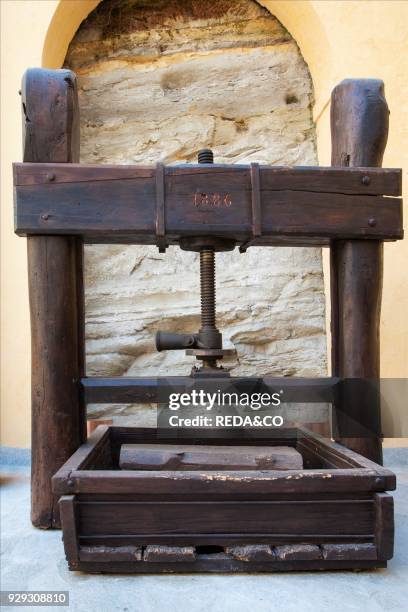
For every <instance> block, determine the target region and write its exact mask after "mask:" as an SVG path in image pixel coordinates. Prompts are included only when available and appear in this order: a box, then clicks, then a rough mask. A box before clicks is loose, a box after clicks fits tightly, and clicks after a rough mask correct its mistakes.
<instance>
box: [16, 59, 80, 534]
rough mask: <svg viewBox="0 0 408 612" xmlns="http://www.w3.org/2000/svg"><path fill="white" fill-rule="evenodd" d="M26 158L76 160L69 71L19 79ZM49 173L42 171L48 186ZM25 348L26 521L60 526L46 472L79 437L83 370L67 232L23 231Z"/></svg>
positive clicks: (75, 267) (75, 255) (76, 263)
mask: <svg viewBox="0 0 408 612" xmlns="http://www.w3.org/2000/svg"><path fill="white" fill-rule="evenodd" d="M21 96H22V106H23V150H24V161H25V162H41V163H44V162H53V163H69V162H73V163H75V162H78V161H79V110H78V98H77V89H76V78H75V75H74V74H73V73H72V72H71V71H69V70H43V69H30V70H28V71H27V72H26V73H25V75H24V78H23V84H22V91H21ZM54 178H55V177H54V175H53V173H49V174H48V175H47V180H48V181H49V182H50V183H52V181H53V180H54ZM27 242H28V278H29V296H30V314H31V353H32V390H31V392H32V471H31V491H32V493H31V520H32V522H33V524H34V525H35V526H36V527H41V528H43V529H47V528H50V527H59V526H60V518H59V510H58V505H57V498H56V497H55V496H54V495H53V494H52V490H51V477H52V476H53V474H54V473H55V472H56V471H57V470H58V469H59V468H60V467H61V466H62V465H63V464H64V462H65V461H67V459H68V458H69V457H70V455H71V454H72V453H73V452H74V451H75V450H76V449H77V448H78V446H79V445H80V444H81V443H82V442H83V441H84V440H85V438H86V427H85V410H84V404H83V401H82V398H81V391H80V385H79V380H80V378H81V376H83V374H84V331H83V330H84V315H83V282H82V244H81V241H80V239H78V238H76V237H73V236H51V235H50V236H30V237H29V238H28V240H27Z"/></svg>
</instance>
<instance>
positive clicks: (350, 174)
mask: <svg viewBox="0 0 408 612" xmlns="http://www.w3.org/2000/svg"><path fill="white" fill-rule="evenodd" d="M341 165H342V164H340V166H341ZM13 167H14V184H15V186H21V187H22V186H34V185H48V184H49V182H50V181H49V179H48V175H49V174H50V173H54V174H55V178H54V179H53V182H54V184H60V183H81V182H85V183H95V182H96V181H108V182H112V181H116V182H118V181H119V182H123V181H129V180H134V181H138V182H139V184H140V186H142V185H147V184H149V185H152V186H154V184H155V181H156V179H155V176H156V173H157V167H155V166H144V165H141V166H139V165H138V166H129V165H116V166H114V165H108V164H69V165H67V164H61V165H58V166H56V165H55V164H52V163H50V164H42V163H41V164H35V163H23V164H21V163H15V164H14V166H13ZM258 168H259V174H260V182H259V185H258V186H257V187H256V189H258V187H259V188H260V190H261V191H312V192H313V191H315V192H323V193H344V194H349V195H386V196H400V195H401V192H402V183H401V181H402V171H401V170H400V169H398V168H369V167H368V168H367V167H364V164H362V167H360V168H348V167H346V168H344V167H338V168H334V167H330V166H329V167H323V166H262V165H259V166H258ZM165 169H166V178H167V180H168V187H169V188H171V190H172V192H173V194H175V193H181V194H186V193H190V192H191V188H192V187H193V188H194V187H195V186H196V181H197V180H198V179H200V177H201V178H202V179H204V180H205V184H206V185H209V186H211V188H214V189H215V188H218V187H219V186H220V185H222V184H224V186H228V184H229V183H231V187H232V189H233V191H240V190H241V191H248V192H252V180H251V166H250V165H245V164H233V165H231V164H211V166H209V165H205V166H204V167H203V164H187V165H186V164H178V165H176V166H166V167H165ZM193 193H194V191H193Z"/></svg>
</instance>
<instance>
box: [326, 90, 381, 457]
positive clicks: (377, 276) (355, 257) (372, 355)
mask: <svg viewBox="0 0 408 612" xmlns="http://www.w3.org/2000/svg"><path fill="white" fill-rule="evenodd" d="M388 116H389V110H388V106H387V103H386V100H385V97H384V84H383V82H382V81H379V80H375V79H347V80H345V81H342V82H341V83H340V84H339V85H338V86H337V87H336V88H335V89H334V90H333V93H332V105H331V131H332V165H333V166H347V167H352V166H361V165H362V164H363V165H365V166H377V167H378V166H381V164H382V158H383V154H384V150H385V146H386V143H387V137H388ZM376 222H377V213H376V211H375V210H373V211H372V216H371V219H370V223H371V224H375V223H376ZM355 238H356V236H355ZM382 271H383V245H382V243H381V242H378V241H374V242H366V241H358V240H346V241H336V242H334V243H333V245H332V248H331V277H332V289H331V296H332V338H333V351H332V371H333V374H334V375H336V376H340V377H342V378H366V379H373V380H378V378H379V375H380V346H379V327H380V309H381V293H382ZM356 400H357V401H356V402H355V405H354V404H353V406H352V407H350V406H348V409H350V408H351V409H352V412H353V417H354V418H355V420H356V421H358V422H361V423H363V422H364V414H365V411H366V410H367V409H368V410H371V411H373V412H374V416H375V419H374V420H375V421H376V423H377V429H378V432H373V433H372V434H371V435H370V434H368V435H365V436H364V437H356V436H353V435H350V428H349V419H348V418H347V417H346V416H345V414H344V406H342V405H341V403H338V404H337V406H336V408H335V411H334V417H335V419H334V420H335V435H336V437H337V439H338V440H340V441H341V442H342V443H343V444H344V445H345V446H348V447H349V448H352V449H353V450H356V451H357V452H358V453H360V454H362V455H365V456H366V457H368V458H370V459H373V460H374V461H376V462H377V463H382V447H381V439H380V427H381V415H380V397H379V393H378V394H377V397H376V399H375V400H374V401H373V402H372V404H371V406H369V407H367V406H366V405H365V404H364V397H363V398H356ZM347 430H348V432H347Z"/></svg>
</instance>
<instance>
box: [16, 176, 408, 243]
mask: <svg viewBox="0 0 408 612" xmlns="http://www.w3.org/2000/svg"><path fill="white" fill-rule="evenodd" d="M218 170H219V171H218V172H215V173H214V174H211V171H209V170H208V169H207V170H206V172H207V174H205V173H203V171H202V170H201V171H198V170H194V169H187V170H185V173H184V174H181V173H180V170H177V169H176V168H171V167H168V168H167V169H166V186H165V192H166V199H165V210H166V241H167V242H169V243H170V244H177V243H178V242H179V240H180V239H181V238H182V237H185V236H191V235H197V234H200V233H201V234H202V233H203V228H205V234H206V235H217V236H221V237H225V238H234V239H236V240H237V241H238V242H242V241H245V240H248V239H250V238H251V239H252V238H253V235H252V232H253V227H252V191H251V183H250V172H249V169H248V168H246V169H245V170H241V171H240V169H239V168H238V169H236V168H234V167H227V169H225V168H221V169H220V168H218ZM82 171H83V169H82V168H80V167H79V168H78V173H79V174H81V172H82ZM42 172H43V170H42ZM68 172H69V171H68V170H66V173H68ZM112 172H113V170H112V169H110V170H109V173H110V174H111V173H112ZM209 172H210V173H209ZM268 172H269V169H267V170H264V171H263V172H261V186H262V190H261V191H260V208H261V217H262V223H261V225H260V227H259V228H258V230H259V231H260V232H261V234H262V235H260V236H259V237H258V238H256V239H255V241H253V240H251V244H258V241H259V244H264V245H267V244H273V243H274V241H275V240H276V239H278V238H279V239H280V238H282V237H284V238H286V239H287V240H289V241H290V240H292V241H295V240H300V243H302V239H305V240H310V239H313V241H315V242H316V241H317V242H318V243H321V244H326V241H327V240H328V239H331V238H337V239H340V238H381V239H384V240H395V239H399V238H401V237H402V213H401V200H399V199H398V198H390V197H384V196H383V195H379V194H377V195H367V194H366V192H364V189H360V188H358V189H357V188H356V189H355V190H354V191H356V193H354V194H353V193H352V194H346V193H344V191H345V189H343V190H339V191H338V192H336V191H335V187H333V186H330V181H328V180H327V181H326V189H327V191H322V190H319V189H317V188H316V191H314V190H313V188H312V187H313V185H312V186H311V185H310V182H308V181H306V180H304V178H302V181H303V182H302V183H299V182H298V185H299V187H298V188H297V189H295V188H292V187H291V184H290V180H287V183H286V184H285V185H286V186H285V188H281V189H268V188H266V187H265V183H266V182H267V181H266V178H268ZM319 172H320V171H319ZM337 172H341V170H338V171H337ZM344 172H345V173H347V169H346V170H344ZM392 172H393V171H392ZM122 173H123V171H122ZM150 173H151V174H152V175H151V176H148V174H149V172H148V171H147V170H146V169H143V170H142V172H141V174H140V175H138V177H137V178H128V179H126V180H125V179H122V180H113V179H111V178H109V179H107V180H104V179H102V178H99V177H98V175H99V174H100V175H101V176H103V168H102V167H100V168H99V167H96V169H95V170H94V171H93V174H94V176H93V179H92V180H81V181H79V182H58V180H57V173H56V171H55V172H51V173H50V172H48V173H47V174H46V176H53V177H54V176H55V177H56V178H53V179H52V181H50V180H48V182H45V183H40V184H38V183H34V184H32V185H20V186H17V187H16V190H15V194H16V200H15V201H16V222H15V229H16V232H17V233H18V234H19V235H26V234H40V233H41V234H75V235H81V236H83V237H84V239H85V240H86V241H87V242H109V241H114V242H122V241H123V242H132V243H135V244H137V243H140V244H155V243H156V212H155V209H156V206H155V199H156V186H155V177H154V171H153V170H151V171H150ZM208 173H209V174H208ZM306 174H308V173H307V172H306ZM328 174H330V171H329V170H328ZM15 175H16V176H17V177H20V175H21V173H20V172H19V168H18V167H16V168H15ZM309 175H310V171H309ZM319 176H320V174H319ZM364 176H365V175H364V174H363V173H361V174H360V182H361V178H362V177H363V178H364ZM398 177H399V175H398ZM82 178H83V177H82ZM309 178H310V176H309ZM17 180H21V179H20V178H17ZM398 180H399V178H398ZM311 182H312V183H313V180H312V179H311ZM350 182H351V181H350ZM273 184H274V181H273V180H272V179H271V185H272V186H273ZM301 186H303V189H300V187H301ZM361 186H362V188H364V185H361ZM350 190H351V191H353V190H352V189H350ZM202 193H204V194H207V195H208V197H206V196H205V197H204V198H201V196H200V197H199V198H198V200H197V194H199V195H200V194H202ZM214 202H216V205H215V204H214ZM373 219H375V222H373V221H372V220H373ZM258 230H257V233H259V231H258Z"/></svg>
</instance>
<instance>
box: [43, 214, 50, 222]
mask: <svg viewBox="0 0 408 612" xmlns="http://www.w3.org/2000/svg"><path fill="white" fill-rule="evenodd" d="M49 218H50V215H41V219H42V220H43V221H48V219H49Z"/></svg>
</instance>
